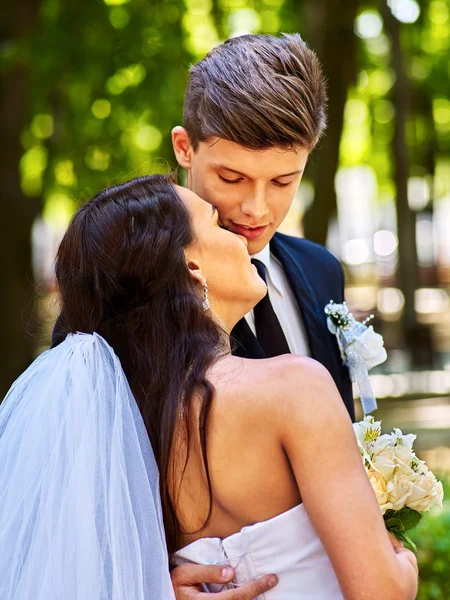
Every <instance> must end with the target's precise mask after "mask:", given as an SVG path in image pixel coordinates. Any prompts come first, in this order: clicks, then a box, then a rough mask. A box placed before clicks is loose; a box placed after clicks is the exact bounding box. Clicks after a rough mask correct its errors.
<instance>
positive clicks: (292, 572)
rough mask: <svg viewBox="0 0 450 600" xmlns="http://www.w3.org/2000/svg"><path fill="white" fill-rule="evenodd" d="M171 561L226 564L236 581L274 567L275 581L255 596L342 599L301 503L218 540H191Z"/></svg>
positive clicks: (285, 599) (276, 599)
mask: <svg viewBox="0 0 450 600" xmlns="http://www.w3.org/2000/svg"><path fill="white" fill-rule="evenodd" d="M174 562H175V563H176V564H180V563H182V562H194V563H197V564H214V563H220V564H231V565H232V566H233V567H234V568H235V569H236V579H235V583H236V584H238V585H244V584H245V583H249V582H250V581H254V580H255V579H258V578H259V577H262V576H263V575H267V574H269V573H275V574H276V575H277V576H278V578H279V583H278V585H277V586H276V587H275V588H274V589H272V590H270V591H269V592H266V593H265V594H263V595H261V596H258V599H259V600H262V599H264V600H343V596H342V592H341V590H340V587H339V583H338V581H337V578H336V574H335V572H334V569H333V567H332V565H331V562H330V560H329V558H328V556H327V554H326V552H325V550H324V548H323V546H322V543H321V541H320V539H319V537H318V535H317V533H316V532H315V530H314V528H313V526H312V524H311V522H310V520H309V517H308V514H307V512H306V510H305V508H304V506H303V504H299V505H298V506H295V507H294V508H292V509H290V510H288V511H286V512H284V513H282V514H280V515H277V516H276V517H274V518H272V519H269V520H267V521H263V522H261V523H255V524H254V525H250V526H248V527H244V528H243V529H242V530H241V531H239V532H238V533H235V534H233V535H231V536H229V537H227V538H225V539H223V540H221V539H220V538H202V539H199V540H196V541H195V542H192V543H191V544H189V545H188V546H186V547H184V548H182V549H181V550H179V551H178V552H177V553H176V554H175V556H174ZM219 589H223V588H217V587H216V588H215V587H214V586H209V587H208V588H206V589H205V591H210V592H214V591H219Z"/></svg>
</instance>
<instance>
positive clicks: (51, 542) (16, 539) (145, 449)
mask: <svg viewBox="0 0 450 600" xmlns="http://www.w3.org/2000/svg"><path fill="white" fill-rule="evenodd" d="M158 477H159V475H158V469H157V465H156V462H155V458H154V455H153V452H152V448H151V445H150V441H149V438H148V435H147V432H146V429H145V427H144V423H143V421H142V417H141V415H140V412H139V409H138V407H137V405H136V402H135V400H134V397H133V395H132V393H131V390H130V387H129V385H128V382H127V380H126V377H125V374H124V372H123V370H122V367H121V365H120V362H119V359H118V358H117V356H116V355H115V354H114V352H113V350H112V348H111V347H110V346H109V345H108V344H107V343H106V341H105V340H104V339H103V338H102V337H100V336H99V335H97V334H95V333H94V334H93V335H87V334H74V335H72V334H70V335H68V336H67V339H66V340H65V341H64V342H63V343H62V344H60V345H59V346H58V347H56V348H54V349H52V350H48V351H47V352H45V353H44V354H42V355H41V356H40V357H39V358H38V359H37V360H36V361H35V362H34V363H33V364H32V365H31V366H30V367H29V368H28V369H27V371H25V373H23V375H22V376H21V377H20V378H19V379H18V380H17V381H16V382H15V383H14V385H13V386H12V388H11V389H10V391H9V392H8V395H7V396H6V398H5V400H4V401H3V403H2V404H1V406H0V598H1V599H2V600H172V599H174V598H175V596H174V592H173V588H172V585H171V582H170V575H169V569H168V556H167V549H166V544H165V537H164V528H163V521H162V513H161V506H160V496H159V483H158Z"/></svg>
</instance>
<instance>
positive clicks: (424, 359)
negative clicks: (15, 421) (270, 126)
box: [0, 0, 450, 600]
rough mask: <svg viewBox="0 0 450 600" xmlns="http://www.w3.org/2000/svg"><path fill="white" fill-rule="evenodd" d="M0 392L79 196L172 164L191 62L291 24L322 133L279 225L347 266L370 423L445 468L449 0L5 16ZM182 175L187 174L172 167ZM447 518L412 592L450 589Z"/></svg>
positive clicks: (30, 347) (21, 349) (21, 10)
mask: <svg viewBox="0 0 450 600" xmlns="http://www.w3.org/2000/svg"><path fill="white" fill-rule="evenodd" d="M0 11H1V12H0V14H1V15H2V18H1V22H2V32H3V34H2V36H1V42H0V64H1V79H2V86H1V88H0V97H1V112H2V121H1V124H0V127H1V138H2V144H1V146H2V148H1V150H0V152H1V157H2V160H1V161H0V169H1V177H0V217H1V218H0V245H1V248H0V269H1V270H2V271H3V281H4V283H3V286H2V288H3V293H2V294H0V309H1V310H0V321H1V322H0V331H2V335H3V344H1V345H0V365H1V367H0V391H1V392H2V393H4V392H5V391H6V389H7V388H8V386H9V385H10V384H11V382H12V381H13V379H14V378H15V377H16V376H17V375H18V374H19V373H20V372H21V371H22V370H23V369H24V368H25V367H26V366H27V364H29V362H30V361H31V360H32V358H33V357H34V356H36V355H37V354H38V353H39V352H41V351H42V350H43V349H45V348H47V347H48V345H49V342H50V333H51V328H52V323H53V319H54V317H55V314H56V313H57V296H56V290H55V282H54V276H53V259H54V255H55V252H56V248H57V246H58V243H59V241H60V239H61V236H62V234H63V233H64V231H65V228H66V227H67V224H68V222H69V219H70V217H71V215H72V214H73V212H74V210H75V209H76V208H77V206H79V205H80V203H82V202H83V201H85V200H86V199H88V198H89V197H90V196H91V195H92V194H93V193H95V192H96V191H98V190H99V189H101V188H103V187H105V186H107V185H110V184H113V183H117V182H120V181H123V180H125V179H128V178H131V177H133V176H136V175H143V174H147V173H152V172H155V171H167V170H169V169H171V168H173V167H174V165H175V161H174V157H173V153H172V149H171V144H170V130H171V128H172V127H173V126H175V125H177V124H180V123H181V114H182V101H183V93H184V88H185V84H186V80H187V72H188V68H189V65H190V64H192V63H195V62H196V61H197V60H199V59H200V58H202V57H203V56H204V55H205V53H206V52H208V51H209V50H210V49H211V48H212V47H213V46H214V45H215V44H217V43H220V41H221V40H224V39H226V38H227V37H229V36H234V35H240V34H243V33H249V32H250V33H273V34H278V33H279V32H293V31H299V32H300V33H301V34H302V35H303V36H304V38H305V39H306V40H307V41H308V43H309V44H310V46H311V47H312V48H313V49H314V50H315V51H316V52H317V53H318V55H319V57H320V59H321V62H322V64H323V68H324V71H325V74H326V77H327V79H328V84H329V97H330V100H329V110H328V112H329V126H328V132H327V135H326V137H325V138H324V139H323V140H322V141H321V142H320V145H319V148H318V149H316V150H315V151H314V153H313V154H312V156H311V157H310V161H309V164H308V168H307V171H306V173H305V177H304V180H303V182H302V184H301V187H300V190H299V192H298V194H297V196H296V198H295V201H294V204H293V206H292V209H291V212H290V213H289V215H288V218H287V219H286V221H285V223H284V224H283V228H282V230H283V231H285V232H287V233H291V234H293V235H304V236H305V237H307V238H309V239H312V240H314V241H316V242H319V243H322V244H326V245H327V246H328V248H329V249H330V250H331V251H332V252H333V253H334V254H335V255H336V256H338V257H339V258H340V259H341V261H342V262H343V265H344V268H345V271H346V276H347V289H346V296H347V301H348V303H349V304H350V305H351V307H352V309H353V310H354V312H355V313H356V315H357V316H363V317H366V316H367V315H368V314H369V313H374V314H375V321H374V325H375V327H376V329H377V330H379V331H380V332H381V333H383V335H384V337H385V343H386V347H387V349H388V354H389V359H388V361H387V362H386V363H385V364H384V365H382V366H381V367H379V368H378V369H377V370H376V372H375V373H374V375H373V378H372V381H373V386H374V389H375V392H376V394H377V396H378V398H379V404H380V409H379V413H378V414H379V416H380V418H382V419H383V422H384V425H385V426H386V428H387V429H389V427H391V426H393V425H396V426H400V427H403V428H404V429H405V430H407V431H414V432H416V433H418V434H419V439H418V441H417V447H418V448H419V449H420V451H421V455H422V456H423V457H424V458H426V459H427V460H428V461H429V464H430V466H431V467H432V468H433V469H435V470H436V471H437V472H438V473H440V474H441V475H442V476H444V477H450V295H449V292H450V152H449V151H450V85H449V80H450V61H449V56H450V0H379V1H375V0H374V1H373V2H370V1H369V2H363V1H359V0H304V1H302V2H299V1H298V0H254V1H253V2H243V1H241V0H172V1H161V0H160V1H149V0H104V1H102V0H89V1H88V0H77V1H75V0H64V1H63V0H21V2H18V3H14V4H8V6H6V5H5V6H3V7H2V8H1V9H0ZM180 176H181V177H183V173H180ZM449 527H450V511H449V510H448V508H447V509H446V510H444V511H442V512H440V513H439V514H436V515H435V516H434V517H430V519H428V520H427V526H426V527H423V528H422V529H421V531H420V532H419V533H418V534H417V535H418V537H417V540H418V543H419V545H420V546H421V548H422V550H421V553H420V560H421V573H422V585H421V592H420V594H421V595H420V596H419V598H422V599H425V598H430V599H431V598H438V599H445V600H448V598H450V582H449V578H448V576H447V572H448V569H449V567H450V564H449V563H450V560H449V556H450V535H448V531H450V529H449Z"/></svg>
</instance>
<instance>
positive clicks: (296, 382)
mask: <svg viewBox="0 0 450 600" xmlns="http://www.w3.org/2000/svg"><path fill="white" fill-rule="evenodd" d="M212 380H213V383H214V385H215V386H216V389H217V392H218V400H219V402H220V401H221V399H223V400H224V401H226V402H227V404H228V406H230V404H229V402H230V401H231V402H232V405H233V406H234V407H235V409H236V410H239V411H244V412H248V413H252V414H254V413H256V414H261V413H263V412H264V411H269V412H271V413H272V412H277V411H282V412H284V411H285V410H286V409H288V410H289V407H290V404H291V402H295V403H296V405H297V406H298V405H299V403H300V405H301V404H302V403H305V404H306V405H308V406H310V401H311V398H317V408H318V409H319V407H320V404H321V398H323V397H324V396H327V395H329V392H330V390H332V391H334V390H335V384H334V381H333V379H332V377H331V375H330V374H329V372H328V371H327V369H326V368H325V367H324V366H323V365H322V364H321V363H319V362H317V361H316V360H314V359H312V358H309V357H303V356H294V355H289V354H288V355H283V356H278V357H276V358H269V359H258V360H252V359H242V358H238V357H229V358H228V359H226V361H223V363H222V364H220V363H219V364H218V365H217V366H216V367H215V368H214V371H213V377H212Z"/></svg>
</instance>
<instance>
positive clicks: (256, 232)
mask: <svg viewBox="0 0 450 600" xmlns="http://www.w3.org/2000/svg"><path fill="white" fill-rule="evenodd" d="M267 227H268V225H262V226H261V227H246V226H245V225H237V224H236V223H233V222H231V223H230V225H229V227H228V229H229V231H232V232H233V233H237V234H239V235H243V236H244V237H245V238H247V239H248V240H256V239H258V238H259V237H261V236H262V234H263V233H264V232H265V230H266V229H267Z"/></svg>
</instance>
